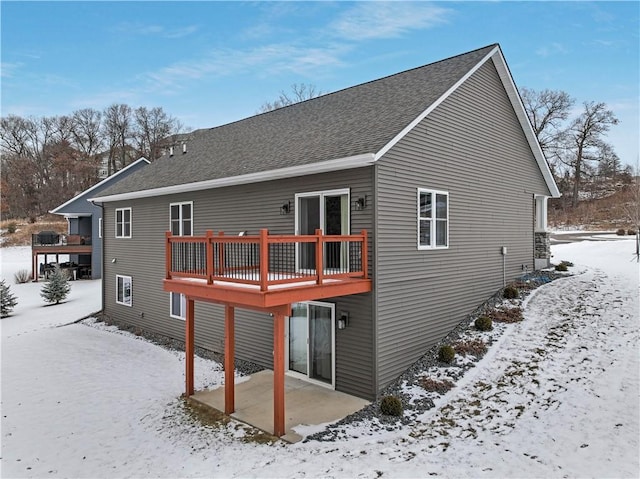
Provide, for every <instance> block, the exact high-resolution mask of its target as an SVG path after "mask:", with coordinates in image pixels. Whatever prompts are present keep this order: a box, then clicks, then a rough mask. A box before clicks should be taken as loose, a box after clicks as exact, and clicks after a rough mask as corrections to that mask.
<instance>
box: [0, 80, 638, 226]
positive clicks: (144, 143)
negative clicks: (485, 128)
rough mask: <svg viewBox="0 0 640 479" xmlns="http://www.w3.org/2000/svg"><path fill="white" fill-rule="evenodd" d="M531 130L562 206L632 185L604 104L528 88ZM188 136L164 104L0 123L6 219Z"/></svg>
mask: <svg viewBox="0 0 640 479" xmlns="http://www.w3.org/2000/svg"><path fill="white" fill-rule="evenodd" d="M321 94H322V92H321V91H320V90H318V89H317V88H316V87H315V86H314V85H305V84H301V85H298V84H294V85H292V87H291V93H287V92H284V91H282V92H281V93H280V96H279V98H278V99H276V100H275V101H273V102H266V103H264V104H263V105H262V106H261V107H260V110H259V111H258V112H259V113H260V112H267V111H271V110H274V109H278V108H282V107H284V106H288V105H291V104H294V103H297V102H300V101H304V100H308V99H310V98H314V97H317V96H319V95H321ZM520 96H521V98H522V102H523V105H524V108H525V110H526V112H527V115H528V117H529V120H530V122H531V125H532V127H533V129H534V132H535V134H536V136H537V138H538V141H539V143H540V147H541V148H542V151H543V153H544V155H545V157H546V158H547V160H548V162H549V165H550V167H551V171H552V173H553V174H554V177H555V179H556V182H557V184H558V186H559V188H560V191H561V193H562V195H563V196H562V198H561V199H560V201H559V204H560V205H561V206H563V207H566V206H574V207H575V206H576V205H577V204H578V202H579V201H580V199H581V197H582V196H581V195H583V194H584V192H585V190H588V189H591V190H595V191H597V190H601V189H602V188H603V185H607V184H611V183H615V182H623V183H629V182H631V179H632V177H633V169H632V168H631V166H629V165H627V166H624V167H623V166H622V163H621V161H620V158H619V157H618V155H617V154H616V152H615V151H614V148H613V146H612V145H611V144H609V143H607V142H606V134H607V132H608V131H609V129H610V128H611V127H612V126H614V125H616V124H617V123H618V119H617V118H616V116H615V114H614V113H613V111H611V110H610V109H609V108H608V107H607V105H606V104H605V103H602V102H599V103H598V102H593V101H592V102H584V103H583V104H582V105H581V106H580V107H579V108H578V109H576V108H574V107H575V103H576V102H575V99H574V98H572V97H571V96H570V95H569V94H568V93H566V92H564V91H559V90H556V91H554V90H542V91H536V90H532V89H528V88H522V89H521V90H520ZM184 131H186V129H185V128H184V126H183V125H182V124H181V123H180V122H179V121H178V120H177V119H176V118H174V117H172V116H170V115H169V114H167V113H166V112H165V111H164V110H163V109H162V108H161V107H155V108H147V107H139V108H132V107H131V106H129V105H126V104H113V105H111V106H109V107H107V108H106V109H104V110H103V111H99V110H95V109H91V108H85V109H81V110H76V111H74V112H73V113H72V114H70V115H64V116H52V117H40V118H34V117H29V118H24V117H21V116H18V115H9V116H6V117H3V118H1V119H0V153H1V155H2V156H1V172H0V173H1V174H0V182H1V184H0V193H1V195H2V198H1V199H0V201H1V208H2V216H3V217H8V218H12V217H35V216H38V215H40V214H43V213H46V212H47V211H49V210H50V209H52V208H54V207H56V206H57V205H59V204H61V203H62V202H64V201H65V200H66V199H69V198H71V197H73V196H74V195H75V194H77V193H79V192H81V191H83V190H85V189H87V188H88V187H90V186H92V185H93V184H95V183H96V182H97V181H98V179H99V169H100V168H101V167H104V166H105V165H106V170H107V171H106V174H107V175H111V174H113V173H115V172H116V171H118V170H120V169H122V168H124V167H126V166H127V165H128V164H130V163H132V162H133V161H135V160H137V159H138V158H140V157H141V156H144V157H145V158H147V159H148V160H150V161H153V160H155V159H157V158H158V157H160V156H161V155H162V150H163V148H164V147H165V146H166V145H167V143H166V139H167V138H170V137H171V136H172V135H174V134H177V133H181V132H184Z"/></svg>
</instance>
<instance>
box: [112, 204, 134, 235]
mask: <svg viewBox="0 0 640 479" xmlns="http://www.w3.org/2000/svg"><path fill="white" fill-rule="evenodd" d="M116 238H131V208H116Z"/></svg>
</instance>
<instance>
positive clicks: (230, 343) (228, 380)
mask: <svg viewBox="0 0 640 479" xmlns="http://www.w3.org/2000/svg"><path fill="white" fill-rule="evenodd" d="M234 323H235V309H234V307H233V306H229V305H228V304H227V305H225V307H224V413H225V414H232V413H234V412H235V410H236V407H235V381H234V372H235V371H234V370H235V368H234V358H235V324H234Z"/></svg>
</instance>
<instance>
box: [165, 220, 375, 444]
mask: <svg viewBox="0 0 640 479" xmlns="http://www.w3.org/2000/svg"><path fill="white" fill-rule="evenodd" d="M367 248H368V244H367V233H366V231H364V230H363V231H362V232H361V233H360V234H358V235H324V234H323V233H322V230H316V233H315V234H314V235H269V234H268V231H267V230H261V231H260V234H259V235H254V236H225V235H224V233H218V234H217V235H214V234H213V232H212V231H207V233H206V235H205V236H172V235H171V233H170V232H167V233H166V248H165V254H166V256H165V262H166V265H165V266H166V268H165V269H166V277H165V279H164V283H163V287H164V290H165V291H170V292H173V293H181V294H184V295H185V296H186V303H187V305H186V306H187V307H186V318H185V353H186V358H185V377H186V380H185V382H186V384H185V395H186V396H187V397H190V396H192V395H193V394H194V347H195V342H194V337H195V318H194V316H195V301H207V302H212V303H218V304H222V305H224V308H225V322H224V369H225V390H224V412H225V414H232V413H234V412H235V410H236V406H235V386H234V359H235V309H236V308H245V309H253V310H257V311H263V312H266V313H270V314H271V316H272V317H273V431H274V434H275V435H276V436H282V435H284V434H285V431H286V430H285V404H284V402H285V381H284V371H285V321H286V319H285V318H286V317H287V316H289V315H290V314H291V304H292V303H295V302H300V301H312V300H317V299H323V298H331V297H336V296H345V295H350V294H357V293H367V292H370V291H371V280H370V279H369V277H368V272H367V270H368V264H369V262H368V256H367Z"/></svg>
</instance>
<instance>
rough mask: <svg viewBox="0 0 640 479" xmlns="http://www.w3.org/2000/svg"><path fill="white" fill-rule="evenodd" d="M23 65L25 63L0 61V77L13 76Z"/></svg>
mask: <svg viewBox="0 0 640 479" xmlns="http://www.w3.org/2000/svg"><path fill="white" fill-rule="evenodd" d="M23 65H24V63H9V62H2V63H0V77H2V78H11V77H13V75H14V73H15V72H16V70H18V69H19V68H20V67H22V66H23Z"/></svg>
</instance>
